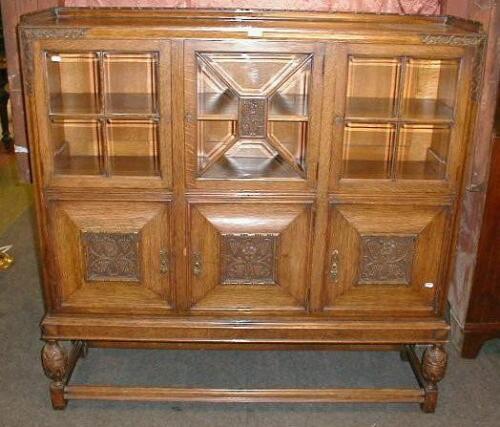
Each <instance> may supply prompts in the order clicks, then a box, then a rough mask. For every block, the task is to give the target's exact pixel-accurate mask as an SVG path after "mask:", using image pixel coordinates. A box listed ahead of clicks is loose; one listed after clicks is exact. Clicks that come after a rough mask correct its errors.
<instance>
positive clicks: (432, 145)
mask: <svg viewBox="0 0 500 427" xmlns="http://www.w3.org/2000/svg"><path fill="white" fill-rule="evenodd" d="M449 141H450V128H449V127H444V126H443V127H439V126H432V125H404V126H403V127H402V128H401V131H400V141H399V144H398V168H397V177H398V178H403V179H444V178H445V176H446V163H447V160H448V148H449Z"/></svg>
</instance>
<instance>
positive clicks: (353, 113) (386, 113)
mask: <svg viewBox="0 0 500 427" xmlns="http://www.w3.org/2000/svg"><path fill="white" fill-rule="evenodd" d="M394 103H395V100H391V99H387V98H348V99H347V105H346V113H345V114H346V120H354V119H358V120H368V119H381V120H382V119H395V118H396V116H395V113H394V110H395V108H394V107H393V105H394Z"/></svg>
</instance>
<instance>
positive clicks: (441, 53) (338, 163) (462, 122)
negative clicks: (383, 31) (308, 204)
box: [329, 43, 473, 194]
mask: <svg viewBox="0 0 500 427" xmlns="http://www.w3.org/2000/svg"><path fill="white" fill-rule="evenodd" d="M350 55H356V56H359V57H366V58H370V57H372V58H394V57H413V58H421V59H436V60H437V59H458V60H459V61H460V69H459V73H458V83H457V89H456V90H457V96H456V101H455V104H456V107H455V117H454V123H455V125H453V126H452V127H451V134H450V146H449V157H448V167H447V172H446V179H444V180H442V181H434V180H417V179H415V180H409V179H407V180H399V181H398V182H394V181H391V180H390V179H340V174H341V170H342V156H343V153H342V150H343V139H344V123H345V120H344V117H345V107H346V105H345V103H346V91H347V79H348V58H349V56H350ZM336 62H337V65H336V70H337V76H338V78H337V83H336V87H335V99H336V101H335V111H334V127H333V131H332V150H333V154H332V159H334V161H333V162H332V171H331V176H330V185H329V190H330V191H332V192H342V193H356V192H364V193H367V192H368V193H372V192H375V193H384V192H385V193H388V194H390V193H392V192H394V191H397V192H400V193H401V192H422V193H443V194H446V193H450V192H454V191H456V190H457V189H458V188H459V185H460V177H461V171H462V167H461V163H462V160H463V158H464V154H465V147H466V145H467V138H468V137H469V135H468V134H467V132H466V129H467V125H468V123H467V120H466V118H467V113H468V111H469V104H470V93H471V80H472V72H473V71H472V68H473V67H472V66H473V64H472V62H473V61H472V60H471V55H468V54H467V49H465V48H463V47H458V46H441V45H438V46H425V45H424V46H422V45H419V46H415V45H390V46H387V45H381V44H376V45H362V44H355V43H351V44H345V45H342V46H338V49H337V54H336Z"/></svg>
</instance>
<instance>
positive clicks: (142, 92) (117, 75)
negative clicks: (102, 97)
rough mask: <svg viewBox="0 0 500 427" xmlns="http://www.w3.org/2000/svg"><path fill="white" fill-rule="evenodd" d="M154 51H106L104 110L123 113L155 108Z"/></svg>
mask: <svg viewBox="0 0 500 427" xmlns="http://www.w3.org/2000/svg"><path fill="white" fill-rule="evenodd" d="M157 66H158V56H157V54H156V53H127V54H125V53H105V54H104V76H105V77H104V78H105V90H106V111H107V112H110V113H123V114H152V113H154V112H156V96H157V93H156V92H157V88H156V84H157V83H156V74H157V70H156V68H157Z"/></svg>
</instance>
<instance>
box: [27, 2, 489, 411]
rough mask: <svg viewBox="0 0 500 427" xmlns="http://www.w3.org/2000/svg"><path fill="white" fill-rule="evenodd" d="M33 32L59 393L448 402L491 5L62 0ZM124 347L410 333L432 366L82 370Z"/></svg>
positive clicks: (37, 159)
mask: <svg viewBox="0 0 500 427" xmlns="http://www.w3.org/2000/svg"><path fill="white" fill-rule="evenodd" d="M19 32H20V40H21V45H22V53H23V58H22V65H23V78H24V85H25V94H26V106H27V110H28V114H29V136H30V141H31V161H32V166H33V170H34V176H35V183H36V194H37V197H36V200H37V213H38V229H39V238H40V252H41V254H40V256H41V259H42V261H43V291H44V300H45V309H46V312H45V315H44V317H43V320H42V323H41V330H42V339H43V340H44V341H45V342H46V344H45V346H44V347H43V350H42V362H43V367H44V369H45V372H46V374H47V375H48V377H49V378H51V379H52V383H51V386H50V391H51V397H52V403H53V406H54V408H57V409H62V408H64V407H65V406H66V403H67V401H68V400H69V399H86V398H89V399H119V400H150V399H152V400H170V401H181V400H199V401H232V402H235V401H237V402H260V401H274V402H288V401H298V402H415V403H420V404H421V405H422V408H423V410H424V411H426V412H432V411H434V409H435V407H436V402H437V383H438V382H439V381H440V380H441V379H442V378H443V377H444V374H445V369H446V361H447V355H446V351H445V348H444V345H445V343H446V342H447V337H448V325H447V323H446V322H445V320H444V305H445V301H446V293H447V274H448V270H449V265H450V263H451V262H452V260H453V250H452V249H453V242H454V239H455V234H456V230H455V218H456V216H457V206H458V205H459V201H460V198H461V193H460V188H461V182H462V176H463V169H464V168H463V165H464V163H465V158H466V154H467V146H468V142H469V140H470V138H471V129H472V124H473V123H474V120H475V112H476V107H477V96H478V92H479V88H480V85H481V75H482V52H483V49H484V43H485V36H484V34H483V33H482V32H481V30H480V28H479V27H478V26H477V25H476V24H474V23H471V22H467V21H462V20H456V19H453V18H447V17H414V16H407V17H403V16H390V15H381V16H371V15H349V14H324V13H300V12H295V13H293V12H258V11H253V12H252V11H234V12H230V11H221V10H219V11H218V10H212V11H209V10H196V11H195V10H156V9H144V10H138V9H71V8H70V9H66V8H60V9H53V10H49V11H44V12H38V13H34V14H31V15H26V16H25V17H24V19H23V20H22V22H21V25H20V29H19ZM63 341H70V342H71V344H70V347H71V348H70V349H69V350H68V349H67V347H68V346H67V345H66V346H65V345H62V344H61V342H63ZM100 346H104V347H120V348H122V347H140V348H165V349H169V348H186V349H187V348H209V349H219V348H220V349H226V348H232V349H249V348H251V349H306V348H312V349H318V348H320V349H330V348H331V349H338V348H350V349H379V350H380V349H382V350H396V351H401V355H402V358H403V359H405V360H408V361H409V362H410V364H411V366H412V368H413V371H414V373H415V376H416V379H417V384H416V386H415V388H413V389H412V388H396V387H395V388H365V389H350V388H317V389H202V388H179V387H162V388H158V387H156V388H151V387H147V386H142V385H141V386H137V387H123V386H119V385H115V386H111V385H88V384H74V383H72V382H70V377H71V373H72V371H73V368H74V367H75V364H76V363H77V361H78V359H79V358H80V356H84V355H85V353H86V351H87V348H88V347H100ZM416 346H425V349H424V351H423V355H422V357H420V356H419V354H418V353H419V351H418V349H416ZM388 369H390V367H388ZM360 375H361V373H360Z"/></svg>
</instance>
